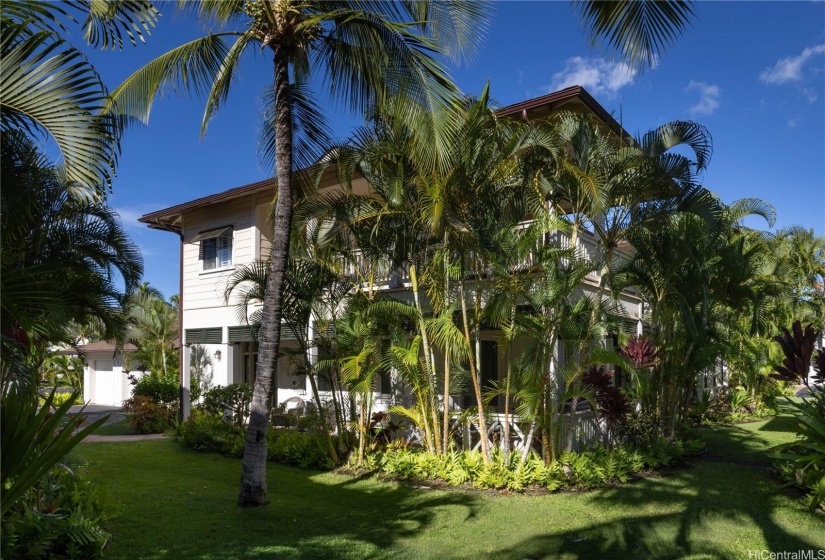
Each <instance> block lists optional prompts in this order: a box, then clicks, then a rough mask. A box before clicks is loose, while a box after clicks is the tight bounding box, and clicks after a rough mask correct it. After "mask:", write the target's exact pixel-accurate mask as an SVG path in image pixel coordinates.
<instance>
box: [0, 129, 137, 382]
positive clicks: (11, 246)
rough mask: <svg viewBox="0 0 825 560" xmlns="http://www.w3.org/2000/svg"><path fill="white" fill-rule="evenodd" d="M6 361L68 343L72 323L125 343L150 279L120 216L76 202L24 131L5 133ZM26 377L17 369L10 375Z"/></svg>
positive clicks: (95, 205) (88, 202)
mask: <svg viewBox="0 0 825 560" xmlns="http://www.w3.org/2000/svg"><path fill="white" fill-rule="evenodd" d="M0 143H2V154H1V157H2V165H0V170H1V172H2V183H3V197H2V201H0V214H2V224H1V225H2V228H1V229H2V247H3V249H2V274H1V275H0V276H2V280H0V282H1V284H0V289H2V292H3V299H2V324H3V333H2V334H3V339H2V345H3V346H2V352H3V353H2V356H3V360H4V361H7V360H10V359H13V358H14V356H15V355H16V354H18V353H20V352H23V353H24V354H30V353H31V352H32V348H34V347H39V348H40V349H41V350H45V348H46V343H49V342H50V343H59V342H63V341H65V342H74V341H70V340H68V337H67V331H66V329H65V325H66V324H67V323H69V322H71V321H74V322H76V323H79V324H85V323H86V322H88V321H90V320H94V321H98V322H99V323H100V324H101V330H102V332H103V334H104V335H105V336H106V338H113V339H120V340H123V338H124V336H125V331H126V317H125V314H124V313H123V310H122V306H123V304H124V303H125V300H126V298H127V295H128V294H129V293H130V292H131V291H132V290H133V289H134V288H135V286H136V285H137V283H138V281H139V279H140V276H141V275H142V273H143V262H142V258H141V256H140V251H139V250H138V248H137V247H136V246H135V245H134V244H133V243H132V241H131V240H130V239H129V237H128V236H127V235H126V233H125V231H124V230H123V227H122V225H121V224H120V220H119V219H118V217H117V214H115V213H114V212H113V211H112V210H110V209H109V208H107V207H106V206H104V205H103V204H102V203H100V202H97V201H93V200H74V199H72V198H70V197H69V195H68V194H67V192H66V188H65V181H66V177H65V175H64V174H63V171H62V169H61V168H60V167H56V166H54V165H52V164H50V163H49V162H48V160H47V159H46V158H45V157H44V156H43V155H42V154H41V153H40V152H39V151H38V150H37V149H36V147H35V145H34V143H33V142H32V141H31V140H30V139H29V138H27V137H26V136H25V135H23V134H22V133H20V132H19V131H9V132H7V133H4V134H3V135H2V139H0ZM15 371H17V372H22V371H23V370H21V369H20V368H9V369H7V370H4V373H9V374H11V373H14V372H15Z"/></svg>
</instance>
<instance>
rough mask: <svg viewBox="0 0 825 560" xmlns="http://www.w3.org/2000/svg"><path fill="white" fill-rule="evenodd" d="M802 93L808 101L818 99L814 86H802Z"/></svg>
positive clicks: (812, 101) (811, 101)
mask: <svg viewBox="0 0 825 560" xmlns="http://www.w3.org/2000/svg"><path fill="white" fill-rule="evenodd" d="M802 95H804V96H805V99H807V100H808V103H814V102H815V101H816V100H817V99H818V97H817V95H816V91H814V89H813V88H802Z"/></svg>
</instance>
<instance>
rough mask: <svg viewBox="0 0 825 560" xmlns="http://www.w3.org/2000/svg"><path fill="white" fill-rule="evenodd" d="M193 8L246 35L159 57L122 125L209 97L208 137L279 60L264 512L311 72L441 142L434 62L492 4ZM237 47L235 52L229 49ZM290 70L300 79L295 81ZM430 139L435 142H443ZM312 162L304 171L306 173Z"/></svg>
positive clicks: (259, 460)
mask: <svg viewBox="0 0 825 560" xmlns="http://www.w3.org/2000/svg"><path fill="white" fill-rule="evenodd" d="M191 6H192V7H193V9H194V10H195V11H196V12H197V13H198V15H199V16H200V17H201V18H202V19H203V20H204V21H210V22H215V23H217V24H218V25H219V26H224V25H230V24H231V25H237V29H238V31H226V32H217V33H210V34H209V35H207V36H206V37H203V38H201V39H196V40H194V41H192V42H189V43H187V44H185V45H183V46H181V47H178V48H176V49H173V50H172V51H170V52H168V53H166V54H165V55H162V56H161V57H159V58H158V59H156V60H155V61H153V62H151V63H149V64H148V65H146V66H145V67H144V68H142V69H141V70H138V71H137V72H136V73H135V74H133V75H132V76H131V77H130V78H128V79H127V80H126V82H124V84H123V85H121V86H120V87H119V88H117V89H116V90H115V91H114V92H113V93H112V104H113V106H114V108H115V109H116V111H117V112H118V113H120V114H122V115H127V116H129V117H133V118H137V119H144V120H145V119H146V118H147V117H148V115H149V110H150V108H151V106H152V102H153V100H154V98H155V97H156V96H157V95H158V94H159V93H162V92H166V91H171V90H172V89H175V90H177V91H181V92H184V93H187V94H188V93H195V94H201V93H204V94H206V96H207V102H206V109H205V112H204V119H203V125H202V131H205V130H206V126H207V124H208V122H209V120H210V118H211V117H212V116H213V115H214V113H215V112H216V111H217V109H218V108H219V106H220V105H221V104H222V103H223V102H224V101H225V100H226V98H227V96H228V94H229V91H230V84H231V83H232V81H233V77H234V76H235V74H236V72H237V68H238V63H239V60H240V59H241V56H242V55H244V54H247V53H248V54H249V55H251V54H252V53H254V52H256V51H258V50H262V49H264V48H268V49H269V50H271V52H272V55H273V58H274V60H273V70H274V76H273V88H272V93H271V94H270V95H268V96H267V100H268V102H269V103H270V109H268V110H267V111H266V114H265V126H264V129H265V130H264V138H265V141H267V144H266V145H265V147H264V148H263V153H264V155H265V156H270V157H272V156H274V164H275V165H274V168H275V172H276V173H275V174H276V176H277V177H278V192H277V200H276V204H275V210H274V235H273V238H272V253H271V261H270V262H271V269H270V274H269V278H268V284H267V288H266V292H265V298H264V306H263V314H262V315H263V316H262V327H261V330H260V332H259V352H258V356H259V367H258V370H257V379H256V388H257V390H256V394H255V398H254V400H253V407H252V409H253V410H252V416H251V419H250V425H249V430H248V437H247V444H246V449H247V451H246V453H245V458H244V469H243V476H242V481H241V492H240V496H239V503H240V504H241V505H242V506H258V505H261V504H263V503H266V501H267V499H266V480H265V478H266V476H265V475H266V471H265V461H266V435H267V433H268V427H267V426H268V418H269V414H270V412H271V408H272V386H273V383H272V379H273V373H274V364H275V356H277V354H278V352H279V343H280V329H281V306H282V298H283V292H284V274H285V270H286V265H287V258H288V255H289V239H290V232H291V224H292V206H293V196H292V195H293V193H292V187H293V181H292V174H293V171H294V169H295V167H296V165H297V166H299V167H302V166H305V164H307V163H311V159H312V158H307V153H301V152H300V151H299V152H297V153H296V152H295V149H297V148H299V147H300V146H301V144H300V143H293V133H294V132H296V131H300V130H301V129H303V130H309V131H311V132H318V131H322V130H323V126H322V125H321V124H320V122H321V120H322V117H321V114H320V113H319V112H318V111H317V110H315V109H314V108H313V104H312V102H311V99H310V98H309V97H308V96H307V93H308V90H307V87H306V86H307V84H309V82H310V76H312V75H313V70H314V71H319V70H321V69H323V70H321V71H325V72H326V76H327V78H328V79H327V81H326V84H327V85H328V86H329V87H330V91H331V93H332V94H333V95H334V96H335V97H339V98H340V99H342V100H343V101H344V102H345V103H348V104H349V105H350V106H351V107H352V108H354V109H364V108H366V107H368V106H371V105H375V106H378V107H379V108H380V109H383V108H384V107H385V105H386V104H387V103H388V101H389V100H392V102H394V103H397V102H398V101H399V100H401V101H406V100H410V101H411V102H410V103H405V107H406V109H407V111H406V112H405V113H404V114H406V115H407V117H408V122H409V123H410V124H411V125H412V126H415V127H418V128H419V129H424V130H426V131H427V132H428V133H429V134H426V135H424V134H422V135H419V136H418V137H417V138H418V142H419V143H420V144H421V145H422V146H425V145H430V146H433V145H437V144H438V143H439V140H440V138H441V137H440V134H439V127H438V123H437V122H436V121H435V119H436V116H435V115H436V113H437V111H436V109H437V106H438V105H440V104H441V103H443V101H444V99H445V98H446V97H447V96H448V95H449V94H450V93H451V92H452V91H453V89H452V86H451V84H450V82H449V80H448V78H447V75H446V72H445V71H444V69H443V68H442V66H441V64H440V63H439V62H436V60H435V59H434V58H433V57H431V53H443V54H445V55H447V56H448V57H453V58H455V59H461V58H463V57H464V56H465V55H467V54H468V53H470V52H472V40H471V39H472V37H473V36H474V35H475V34H476V33H477V32H478V31H479V30H481V29H483V23H482V22H483V17H482V16H483V14H484V12H485V6H484V5H483V4H474V3H472V4H471V3H460V4H447V3H444V4H440V3H437V2H416V3H370V4H362V3H360V2H337V3H327V2H314V1H310V2H289V1H286V2H270V1H269V0H258V1H254V2H252V1H250V2H222V1H217V0H210V1H206V2H198V3H192V4H191ZM228 38H234V43H232V44H231V45H228V44H227V43H226V39H228ZM290 72H291V73H290ZM432 140H435V141H434V142H433V141H432ZM302 164H304V165H302Z"/></svg>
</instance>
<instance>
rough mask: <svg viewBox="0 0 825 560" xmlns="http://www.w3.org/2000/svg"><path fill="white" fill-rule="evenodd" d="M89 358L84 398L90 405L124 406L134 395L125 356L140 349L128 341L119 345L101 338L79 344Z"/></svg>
mask: <svg viewBox="0 0 825 560" xmlns="http://www.w3.org/2000/svg"><path fill="white" fill-rule="evenodd" d="M77 349H78V351H79V352H80V355H81V356H82V357H83V359H84V360H85V361H86V367H85V368H84V371H83V400H84V402H87V403H91V404H101V405H111V406H121V405H122V404H123V401H125V400H126V399H129V398H131V397H132V387H133V385H132V383H131V380H130V379H129V377H128V375H129V374H130V373H131V374H134V373H137V374H138V375H141V372H130V371H129V370H128V369H127V368H126V366H125V365H124V356H125V355H126V354H129V353H131V352H134V351H135V350H137V347H136V346H135V345H134V344H130V343H128V342H127V343H126V344H124V345H123V347H122V348H117V346H116V345H115V344H114V343H113V342H108V341H103V340H102V341H99V342H92V343H90V344H85V345H82V346H78V347H77Z"/></svg>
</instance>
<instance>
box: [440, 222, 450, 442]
mask: <svg viewBox="0 0 825 560" xmlns="http://www.w3.org/2000/svg"><path fill="white" fill-rule="evenodd" d="M449 239H450V237H449V232H448V231H445V232H444V251H445V252H446V251H447V243H448V242H449ZM448 258H449V253H447V255H446V256H445V257H444V308H445V309H449V308H450V262H449V260H448ZM442 422H443V425H442V429H443V430H444V434H443V438H442V443H441V449H442V451H443V452H444V453H447V452H448V451H449V449H450V350H449V348H445V349H444V418H443V420H442Z"/></svg>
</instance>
